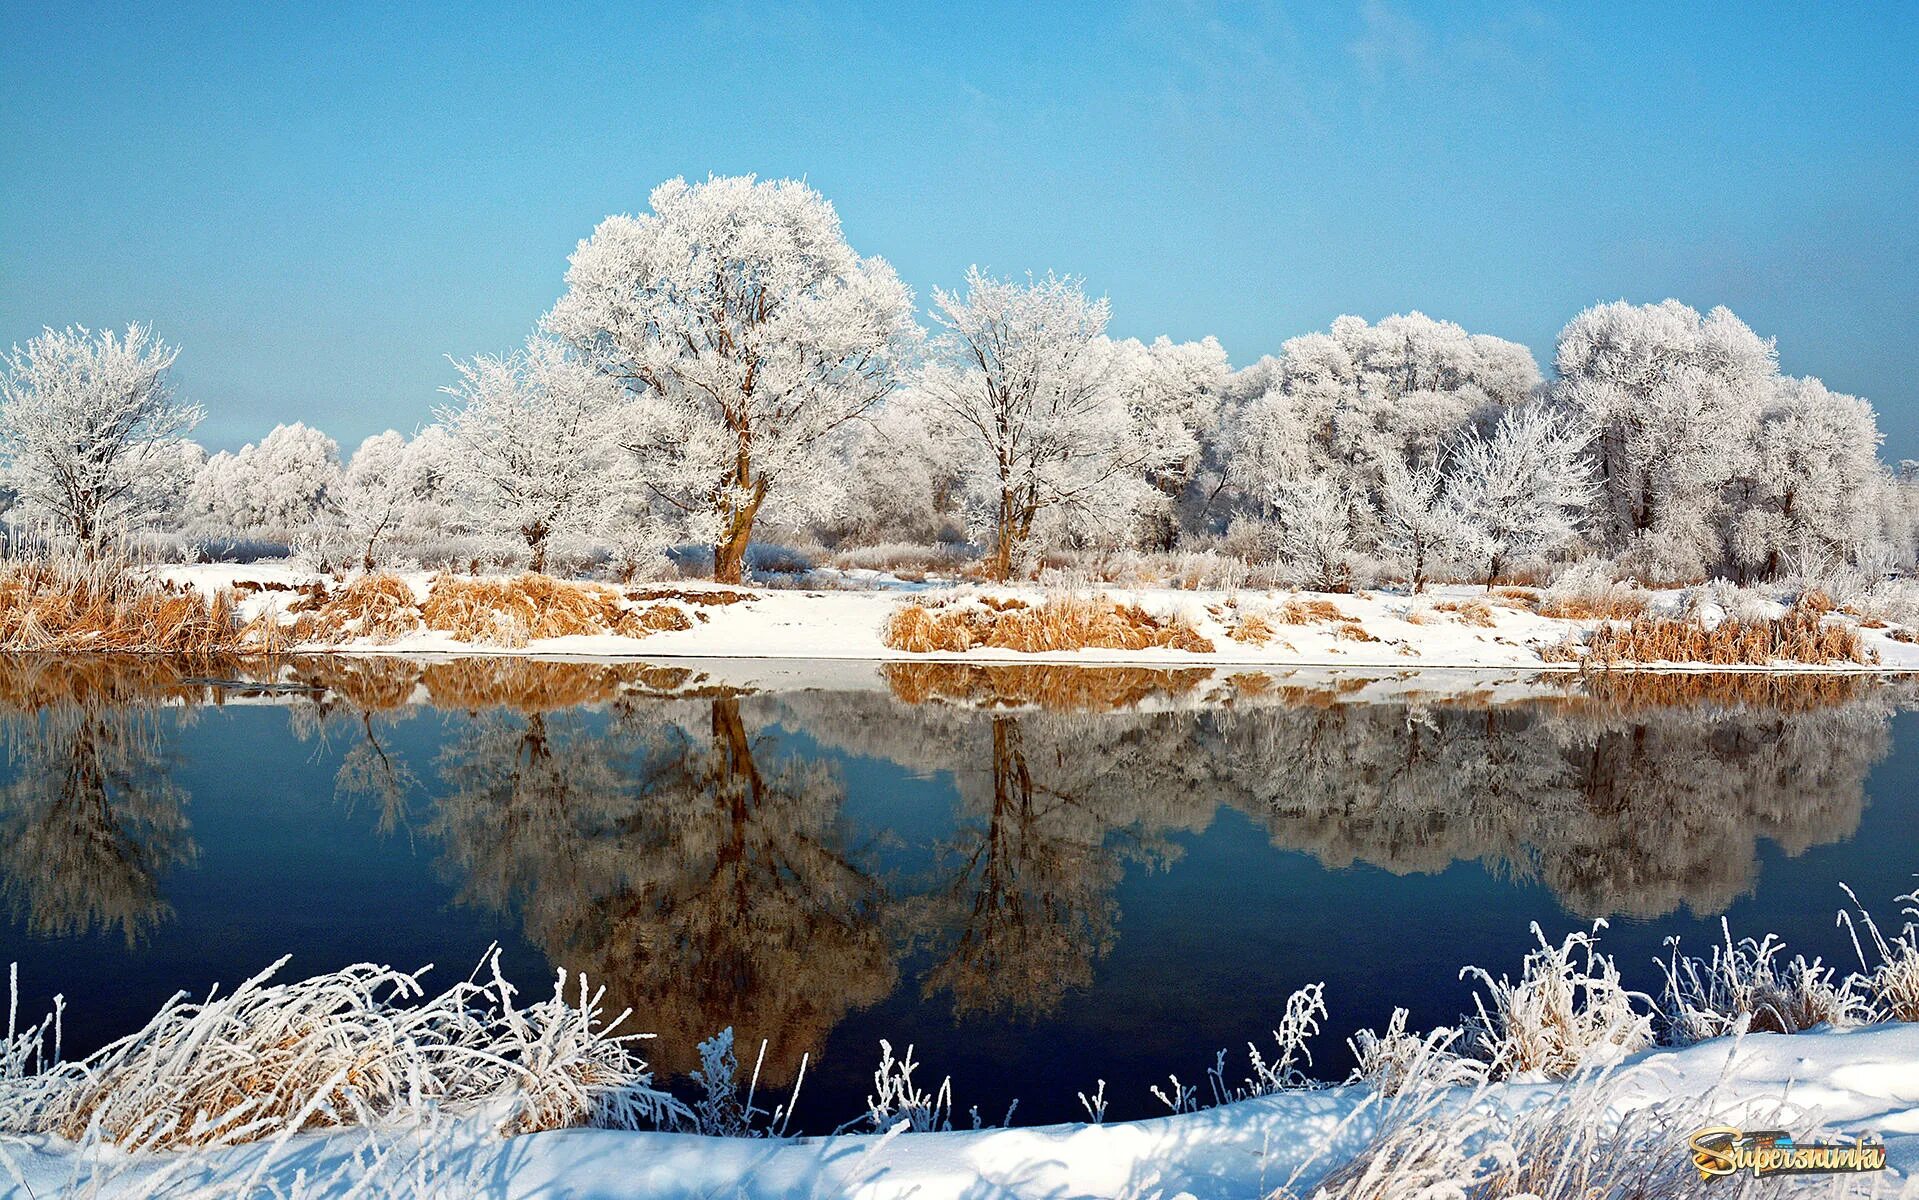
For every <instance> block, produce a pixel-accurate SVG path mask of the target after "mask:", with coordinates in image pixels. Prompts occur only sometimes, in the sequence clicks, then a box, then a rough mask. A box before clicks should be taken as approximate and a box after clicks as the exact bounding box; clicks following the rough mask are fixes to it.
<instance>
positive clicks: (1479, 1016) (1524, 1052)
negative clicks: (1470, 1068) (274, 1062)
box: [1460, 921, 1652, 1079]
mask: <svg viewBox="0 0 1919 1200" xmlns="http://www.w3.org/2000/svg"><path fill="white" fill-rule="evenodd" d="M1605 925H1606V923H1605V922H1604V921H1598V922H1595V923H1594V925H1593V928H1592V930H1591V931H1589V932H1574V933H1571V934H1568V935H1567V936H1566V939H1565V940H1564V941H1562V942H1560V943H1559V944H1558V945H1556V946H1555V945H1553V944H1552V943H1551V942H1549V941H1547V940H1546V935H1545V934H1544V933H1543V932H1542V931H1541V930H1540V928H1539V926H1538V925H1537V924H1535V925H1534V926H1533V927H1532V929H1533V936H1534V937H1535V938H1537V939H1538V940H1539V948H1538V949H1536V950H1534V951H1533V952H1532V953H1530V954H1528V955H1527V956H1526V959H1525V962H1524V964H1523V965H1522V969H1521V971H1520V977H1519V980H1518V981H1517V982H1513V981H1511V980H1509V979H1507V978H1506V977H1505V976H1503V975H1502V976H1500V977H1499V978H1498V979H1494V978H1493V977H1492V975H1491V973H1489V972H1487V971H1486V970H1484V969H1482V968H1480V967H1468V968H1466V969H1465V970H1464V971H1462V972H1460V977H1461V978H1462V979H1463V978H1474V977H1476V978H1477V979H1478V980H1479V981H1480V983H1481V985H1482V986H1483V988H1484V989H1485V990H1484V994H1475V995H1474V997H1473V1006H1474V1010H1475V1011H1474V1013H1473V1015H1471V1016H1469V1017H1467V1018H1466V1026H1465V1034H1466V1043H1467V1045H1468V1046H1469V1047H1470V1048H1471V1049H1472V1050H1473V1051H1474V1052H1475V1053H1476V1054H1477V1056H1478V1057H1479V1058H1480V1059H1481V1060H1482V1061H1484V1062H1485V1063H1486V1064H1487V1069H1488V1070H1489V1072H1490V1073H1491V1075H1492V1077H1493V1078H1496V1079H1509V1078H1512V1077H1514V1076H1529V1077H1533V1078H1542V1077H1543V1078H1548V1079H1563V1078H1565V1077H1566V1076H1568V1075H1571V1074H1572V1073H1573V1072H1575V1071H1577V1070H1579V1069H1580V1068H1581V1067H1584V1066H1593V1065H1598V1064H1602V1063H1609V1062H1617V1061H1618V1060H1620V1059H1622V1058H1624V1057H1625V1056H1627V1055H1629V1054H1632V1053H1635V1052H1637V1051H1639V1050H1643V1049H1645V1048H1646V1047H1648V1046H1650V1045H1652V1016H1651V1014H1650V1011H1649V1009H1650V1001H1649V1000H1648V998H1647V997H1645V996H1644V995H1642V994H1640V993H1638V992H1632V991H1628V990H1627V989H1626V987H1625V985H1623V984H1622V983H1621V982H1620V978H1619V966H1618V964H1617V963H1615V962H1614V961H1613V960H1612V959H1611V958H1610V957H1608V956H1606V955H1604V954H1601V953H1600V952H1599V942H1598V934H1599V931H1600V930H1601V929H1603V928H1605ZM1636 1002H1637V1003H1636ZM1642 1005H1643V1007H1642Z"/></svg>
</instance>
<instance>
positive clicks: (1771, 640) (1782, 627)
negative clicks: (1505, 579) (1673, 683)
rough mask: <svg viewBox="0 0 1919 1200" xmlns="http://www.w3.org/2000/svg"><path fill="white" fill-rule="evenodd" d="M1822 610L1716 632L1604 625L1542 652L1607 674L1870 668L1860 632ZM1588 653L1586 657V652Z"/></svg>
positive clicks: (1733, 624) (1727, 623) (1676, 625)
mask: <svg viewBox="0 0 1919 1200" xmlns="http://www.w3.org/2000/svg"><path fill="white" fill-rule="evenodd" d="M1824 611H1829V610H1821V609H1819V608H1817V607H1813V608H1807V607H1803V606H1801V605H1794V606H1793V607H1792V608H1789V609H1787V610H1786V613H1785V615H1784V616H1781V617H1778V618H1776V619H1773V620H1756V621H1739V620H1734V619H1732V618H1727V619H1726V620H1723V621H1721V622H1719V624H1717V625H1715V626H1714V627H1713V628H1711V629H1707V628H1706V627H1705V626H1703V625H1700V624H1698V623H1697V622H1695V621H1690V620H1679V619H1675V618H1672V617H1639V618H1637V619H1634V620H1631V621H1621V622H1613V623H1608V624H1603V625H1600V626H1599V627H1598V628H1597V629H1595V630H1593V632H1592V635H1591V636H1590V637H1589V638H1587V639H1586V641H1585V642H1584V643H1583V646H1582V644H1581V643H1578V642H1572V641H1568V642H1564V643H1561V644H1560V645H1557V646H1546V647H1542V648H1541V649H1540V652H1539V653H1540V657H1541V658H1543V659H1545V660H1546V661H1547V662H1575V661H1576V662H1579V663H1580V664H1581V665H1583V666H1587V667H1598V668H1606V667H1610V666H1613V665H1614V664H1616V663H1647V662H1670V663H1705V664H1710V665H1712V666H1753V667H1762V666H1765V665H1767V664H1768V663H1774V662H1798V663H1860V664H1871V663H1875V662H1877V661H1879V656H1878V655H1877V654H1876V653H1874V652H1873V650H1872V649H1871V648H1870V647H1869V646H1867V645H1866V644H1865V643H1864V641H1863V640H1862V639H1861V638H1860V636H1859V631H1858V630H1857V629H1855V628H1853V627H1852V626H1850V625H1847V624H1845V623H1843V622H1839V621H1828V620H1826V619H1825V617H1824V615H1823V612H1824ZM1582 649H1583V650H1584V653H1583V654H1582V653H1581V650H1582Z"/></svg>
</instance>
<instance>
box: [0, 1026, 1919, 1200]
mask: <svg viewBox="0 0 1919 1200" xmlns="http://www.w3.org/2000/svg"><path fill="white" fill-rule="evenodd" d="M1054 1082H1055V1083H1057V1084H1058V1085H1059V1086H1070V1084H1071V1081H1054ZM1569 1086H1572V1085H1568V1084H1563V1083H1562V1084H1550V1083H1535V1084H1525V1083H1513V1084H1504V1085H1498V1086H1496V1087H1494V1088H1493V1089H1491V1091H1490V1092H1489V1095H1488V1097H1487V1099H1488V1100H1489V1102H1491V1103H1494V1104H1498V1105H1500V1106H1502V1107H1504V1108H1506V1109H1509V1110H1521V1109H1525V1108H1528V1107H1530V1106H1534V1105H1537V1104H1540V1103H1541V1102H1542V1101H1546V1100H1549V1099H1551V1098H1552V1097H1553V1096H1554V1094H1555V1092H1556V1091H1558V1090H1559V1089H1562V1088H1566V1087H1569ZM1372 1096H1373V1093H1372V1092H1371V1090H1370V1089H1368V1088H1360V1087H1338V1088H1327V1089H1321V1090H1309V1091H1296V1092H1285V1093H1281V1094H1278V1095H1273V1096H1267V1097H1262V1098H1259V1099H1255V1100H1246V1101H1240V1102H1237V1103H1233V1104H1229V1105H1226V1106H1223V1107H1220V1108H1213V1109H1207V1110H1205V1111H1201V1112H1195V1113H1186V1114H1182V1115H1179V1116H1171V1117H1164V1118H1159V1119H1155V1120H1145V1121H1135V1122H1127V1123H1123V1124H1111V1125H1099V1126H1094V1125H1087V1124H1072V1125H1052V1126H1045V1127H1040V1128H1032V1129H1009V1130H982V1131H975V1132H956V1133H901V1134H898V1135H895V1136H892V1137H888V1136H884V1135H844V1136H837V1137H818V1138H803V1139H797V1140H792V1141H765V1140H739V1139H716V1138H708V1137H699V1136H693V1135H687V1134H669V1133H646V1132H637V1133H636V1132H616V1131H611V1130H595V1129H569V1130H561V1131H557V1132H549V1133H534V1134H527V1135H523V1136H520V1137H515V1138H501V1137H499V1136H498V1135H497V1134H496V1133H495V1132H493V1130H494V1128H495V1127H496V1126H497V1123H498V1122H497V1119H496V1118H495V1117H494V1116H490V1115H489V1114H467V1115H464V1116H461V1117H457V1118H454V1117H449V1118H447V1119H446V1120H445V1121H443V1122H442V1123H441V1124H440V1125H439V1126H438V1127H436V1128H434V1129H432V1130H420V1129H383V1130H374V1131H368V1130H352V1131H347V1132H338V1133H330V1134H318V1135H302V1136H299V1137H296V1138H293V1139H290V1140H288V1141H286V1142H285V1143H282V1144H278V1145H272V1144H259V1145H253V1146H246V1147H240V1148H235V1149H229V1150H221V1151H217V1152H212V1153H206V1154H202V1155H197V1156H195V1155H184V1156H172V1155H158V1156H145V1157H129V1156H126V1155H124V1154H122V1153H120V1152H118V1151H96V1152H90V1154H89V1155H87V1156H84V1157H83V1156H81V1155H78V1154H76V1153H75V1152H74V1150H73V1149H72V1148H71V1147H70V1146H69V1145H67V1144H65V1143H62V1142H59V1141H57V1140H52V1139H46V1138H32V1139H6V1140H5V1141H0V1153H3V1154H4V1160H0V1161H10V1162H11V1164H12V1170H11V1171H8V1170H7V1168H6V1167H5V1166H4V1165H0V1187H6V1186H7V1185H8V1184H10V1188H9V1189H8V1190H7V1191H6V1192H5V1193H4V1194H6V1195H18V1196H22V1197H24V1196H29V1195H32V1196H38V1197H45V1196H51V1195H59V1194H63V1193H62V1189H63V1188H65V1187H68V1186H69V1185H70V1184H72V1183H74V1182H76V1181H81V1180H85V1179H87V1178H88V1177H89V1175H90V1174H93V1173H96V1172H97V1173H98V1174H99V1175H100V1176H101V1177H103V1178H105V1184H104V1186H102V1187H101V1188H100V1190H99V1191H98V1193H97V1194H98V1195H100V1196H103V1197H120V1196H127V1197H131V1196H146V1195H151V1194H155V1192H156V1189H159V1188H160V1187H161V1185H162V1181H163V1180H164V1181H165V1182H166V1184H167V1185H168V1190H167V1191H166V1192H165V1193H164V1194H175V1195H182V1196H185V1195H194V1196H202V1195H204V1196H215V1195H222V1196H224V1195H234V1194H240V1192H241V1191H242V1190H243V1185H245V1184H247V1183H248V1182H249V1181H251V1182H252V1185H253V1187H254V1188H256V1189H258V1190H259V1191H261V1192H262V1193H264V1190H265V1186H266V1185H267V1184H268V1183H269V1182H271V1183H272V1184H274V1185H277V1186H278V1187H279V1188H280V1189H281V1194H294V1193H295V1189H294V1181H295V1175H296V1172H298V1173H304V1177H305V1180H306V1181H307V1183H306V1187H307V1190H305V1191H304V1192H299V1193H298V1194H300V1195H302V1196H303V1197H304V1198H305V1200H321V1198H323V1197H335V1196H346V1195H348V1194H352V1193H353V1192H354V1188H355V1187H356V1185H357V1187H358V1188H359V1192H358V1194H367V1190H368V1188H369V1187H371V1188H372V1190H373V1191H374V1193H375V1194H379V1195H383V1196H384V1195H397V1196H415V1195H418V1196H447V1197H452V1196H468V1195H478V1194H485V1195H488V1196H498V1197H528V1198H531V1197H542V1196H561V1195H564V1196H567V1197H570V1198H572V1200H597V1198H606V1200H612V1198H614V1197H621V1198H642V1197H644V1198H649V1200H651V1198H659V1200H666V1198H675V1200H677V1198H681V1197H684V1198H687V1200H692V1198H695V1197H713V1196H726V1197H742V1198H756V1197H762V1196H764V1197H771V1196H817V1197H827V1196H851V1197H862V1198H867V1200H880V1198H886V1197H908V1196H911V1197H914V1198H915V1200H940V1198H943V1197H954V1198H959V1197H979V1196H993V1197H999V1198H1002V1200H1022V1198H1027V1197H1032V1198H1039V1197H1045V1198H1046V1200H1068V1198H1073V1197H1095V1196H1098V1197H1114V1196H1130V1197H1139V1198H1141V1200H1144V1198H1146V1197H1155V1196H1157V1197H1166V1198H1168V1200H1171V1198H1173V1197H1177V1196H1181V1195H1191V1196H1194V1197H1206V1198H1212V1197H1219V1198H1222V1200H1224V1198H1230V1197H1247V1198H1249V1200H1251V1198H1255V1197H1265V1196H1270V1195H1272V1194H1274V1192H1275V1191H1276V1190H1277V1189H1280V1188H1282V1187H1284V1186H1286V1185H1287V1184H1288V1183H1289V1182H1292V1183H1293V1184H1294V1186H1295V1187H1298V1188H1310V1186H1311V1185H1312V1184H1313V1183H1315V1182H1316V1181H1317V1180H1318V1178H1320V1177H1321V1176H1322V1175H1324V1174H1325V1172H1326V1171H1327V1170H1329V1169H1331V1168H1333V1167H1335V1166H1337V1165H1339V1164H1340V1163H1341V1162H1343V1161H1344V1160H1345V1159H1347V1158H1348V1157H1350V1156H1351V1155H1352V1154H1353V1153H1354V1152H1355V1151H1356V1150H1357V1149H1358V1148H1359V1147H1361V1146H1362V1145H1363V1144H1364V1143H1366V1142H1367V1141H1369V1140H1370V1139H1372V1138H1373V1137H1374V1136H1375V1135H1376V1134H1377V1133H1378V1131H1379V1128H1380V1126H1381V1124H1382V1122H1381V1116H1382V1115H1383V1111H1384V1110H1383V1109H1382V1106H1381V1104H1380V1102H1379V1101H1378V1100H1377V1098H1373V1099H1369V1097H1372ZM1463 1096H1464V1093H1460V1094H1459V1097H1458V1098H1463ZM1606 1100H1608V1101H1609V1102H1610V1106H1611V1110H1612V1113H1613V1115H1614V1116H1617V1115H1618V1114H1619V1113H1621V1112H1624V1111H1630V1110H1639V1111H1641V1113H1642V1116H1647V1115H1651V1114H1647V1113H1646V1112H1645V1110H1646V1109H1648V1108H1649V1107H1650V1106H1655V1105H1657V1106H1660V1107H1659V1111H1658V1113H1657V1120H1656V1122H1649V1133H1648V1136H1649V1138H1651V1139H1652V1140H1653V1141H1654V1142H1655V1143H1658V1142H1661V1141H1663V1140H1664V1139H1665V1138H1666V1137H1667V1136H1670V1139H1671V1145H1670V1156H1671V1160H1672V1161H1674V1162H1678V1163H1682V1164H1683V1163H1684V1162H1685V1154H1686V1151H1685V1146H1684V1141H1685V1138H1686V1136H1687V1135H1689V1134H1690V1133H1691V1132H1692V1131H1693V1130H1694V1129H1696V1128H1699V1127H1703V1126H1705V1125H1709V1124H1715V1123H1731V1124H1736V1123H1738V1122H1739V1121H1740V1120H1742V1119H1747V1120H1750V1121H1751V1122H1754V1123H1755V1124H1753V1126H1752V1127H1754V1128H1757V1127H1760V1124H1759V1123H1763V1125H1764V1127H1768V1128H1777V1127H1781V1126H1783V1127H1785V1128H1788V1129H1789V1130H1791V1131H1793V1132H1795V1133H1798V1134H1799V1135H1801V1136H1802V1137H1803V1136H1805V1135H1808V1134H1811V1133H1812V1132H1813V1131H1814V1130H1815V1129H1823V1130H1826V1131H1828V1132H1829V1133H1833V1134H1843V1135H1845V1136H1846V1137H1847V1138H1850V1137H1851V1136H1852V1135H1876V1136H1878V1137H1880V1138H1882V1139H1883V1140H1884V1142H1885V1144H1886V1146H1887V1149H1888V1160H1889V1164H1890V1166H1891V1168H1892V1169H1893V1170H1894V1171H1896V1172H1899V1173H1900V1174H1902V1175H1904V1176H1906V1177H1908V1178H1909V1177H1911V1176H1912V1175H1913V1174H1914V1172H1915V1171H1919V1026H1915V1025H1909V1024H1904V1025H1878V1026H1871V1027H1868V1028H1864V1029H1858V1030H1853V1031H1849V1032H1833V1031H1830V1030H1819V1031H1814V1032H1811V1033H1802V1034H1796V1035H1791V1036H1783V1035H1776V1034H1753V1035H1749V1036H1747V1037H1746V1038H1744V1039H1741V1040H1737V1041H1735V1040H1734V1039H1730V1038H1720V1039H1716V1040H1713V1041H1710V1042H1703V1043H1700V1044H1698V1045H1694V1046H1691V1047H1688V1048H1685V1049H1683V1050H1657V1051H1650V1052H1647V1053H1644V1054H1641V1055H1639V1056H1638V1057H1636V1058H1635V1059H1633V1060H1632V1061H1631V1063H1630V1064H1629V1065H1628V1066H1626V1067H1625V1068H1623V1069H1622V1070H1621V1072H1620V1074H1619V1076H1618V1078H1617V1079H1616V1080H1615V1081H1613V1086H1612V1087H1610V1088H1608V1089H1606ZM1645 1149H1646V1150H1647V1151H1648V1152H1649V1153H1650V1154H1652V1155H1655V1156H1661V1155H1663V1153H1664V1150H1663V1148H1662V1146H1660V1145H1658V1144H1654V1145H1651V1146H1648V1147H1645ZM369 1155H382V1156H384V1158H383V1159H382V1165H381V1166H380V1167H379V1168H378V1169H377V1170H376V1171H375V1172H374V1175H373V1178H372V1179H371V1180H369V1178H368V1177H367V1172H366V1171H365V1170H364V1169H363V1168H362V1167H361V1166H359V1165H356V1163H357V1160H364V1159H366V1158H367V1156H369ZM1685 1169H1686V1170H1687V1171H1690V1167H1687V1168H1685ZM1295 1172H1300V1174H1299V1175H1298V1177H1297V1178H1296V1179H1295ZM1826 1182H1828V1183H1830V1182H1831V1181H1830V1180H1828V1181H1826ZM1861 1182H1866V1183H1868V1185H1869V1183H1870V1181H1861ZM1894 1194H1896V1189H1895V1192H1894Z"/></svg>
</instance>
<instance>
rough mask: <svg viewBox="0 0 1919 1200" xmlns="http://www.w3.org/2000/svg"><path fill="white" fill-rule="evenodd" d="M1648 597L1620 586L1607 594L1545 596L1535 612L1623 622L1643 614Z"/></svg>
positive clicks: (1583, 619)
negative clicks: (1546, 597)
mask: <svg viewBox="0 0 1919 1200" xmlns="http://www.w3.org/2000/svg"><path fill="white" fill-rule="evenodd" d="M1648 599H1649V597H1648V595H1647V594H1646V593H1645V592H1642V591H1638V590H1637V589H1630V588H1621V589H1619V590H1618V591H1615V592H1613V593H1610V594H1607V595H1597V596H1565V597H1559V598H1550V597H1549V598H1548V599H1546V600H1545V601H1544V602H1542V603H1541V604H1540V605H1539V608H1538V610H1537V611H1538V613H1539V615H1540V616H1542V617H1558V618H1560V619H1561V620H1567V621H1626V620H1631V619H1632V618H1634V617H1642V616H1644V615H1645V614H1646V604H1647V601H1648Z"/></svg>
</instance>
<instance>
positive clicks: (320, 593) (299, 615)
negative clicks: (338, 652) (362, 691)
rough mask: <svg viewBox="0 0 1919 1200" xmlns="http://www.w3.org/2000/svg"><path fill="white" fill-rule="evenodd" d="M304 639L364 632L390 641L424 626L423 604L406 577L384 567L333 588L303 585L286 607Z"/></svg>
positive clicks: (296, 635)
mask: <svg viewBox="0 0 1919 1200" xmlns="http://www.w3.org/2000/svg"><path fill="white" fill-rule="evenodd" d="M287 611H288V612H291V613H293V614H294V622H293V636H294V638H295V639H297V640H299V641H302V642H318V641H337V640H341V639H345V638H356V637H357V638H365V639H367V640H368V641H374V642H388V641H392V640H393V639H394V638H396V637H399V636H401V635H402V634H407V633H412V632H413V631H415V630H417V629H419V628H420V623H421V622H420V604H419V602H418V601H417V600H415V599H414V598H413V589H412V587H411V586H409V585H408V584H407V582H406V580H404V579H401V578H400V577H399V576H398V575H393V574H390V573H388V572H385V571H378V572H374V573H372V574H367V575H362V576H360V577H359V578H358V579H355V580H354V581H353V582H351V583H349V584H347V585H346V586H345V587H343V588H341V589H339V590H338V591H335V592H329V591H328V590H327V589H326V587H325V585H324V584H317V585H313V586H312V588H311V589H308V588H302V589H301V593H300V599H299V600H298V601H296V602H295V603H294V604H293V606H292V607H291V608H289V609H288V610H287Z"/></svg>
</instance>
